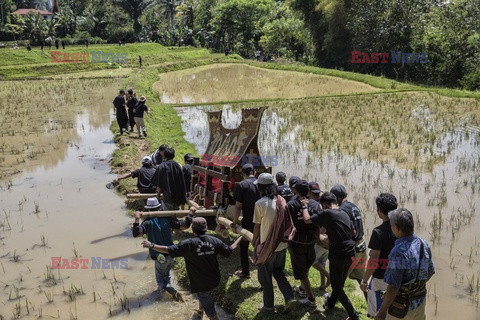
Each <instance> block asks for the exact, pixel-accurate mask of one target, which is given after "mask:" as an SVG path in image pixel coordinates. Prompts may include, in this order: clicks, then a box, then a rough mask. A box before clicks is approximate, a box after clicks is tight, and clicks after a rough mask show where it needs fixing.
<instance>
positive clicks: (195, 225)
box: [192, 217, 207, 234]
mask: <svg viewBox="0 0 480 320" xmlns="http://www.w3.org/2000/svg"><path fill="white" fill-rule="evenodd" d="M192 231H193V232H194V233H196V234H200V233H205V232H206V231H207V220H205V218H204V217H195V218H193V219H192Z"/></svg>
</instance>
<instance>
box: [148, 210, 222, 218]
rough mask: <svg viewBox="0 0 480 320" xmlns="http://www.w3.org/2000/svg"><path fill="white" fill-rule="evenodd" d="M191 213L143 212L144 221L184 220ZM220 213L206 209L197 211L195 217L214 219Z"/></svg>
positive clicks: (180, 211) (181, 211) (175, 211)
mask: <svg viewBox="0 0 480 320" xmlns="http://www.w3.org/2000/svg"><path fill="white" fill-rule="evenodd" d="M189 213H190V210H165V211H148V212H142V216H141V218H142V219H147V218H153V217H157V218H170V217H175V218H182V217H185V216H187V215H188V214H189ZM217 213H219V211H218V210H214V209H205V210H197V211H195V216H197V217H214V216H216V215H217Z"/></svg>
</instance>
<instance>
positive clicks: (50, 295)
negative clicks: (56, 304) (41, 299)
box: [43, 289, 55, 303]
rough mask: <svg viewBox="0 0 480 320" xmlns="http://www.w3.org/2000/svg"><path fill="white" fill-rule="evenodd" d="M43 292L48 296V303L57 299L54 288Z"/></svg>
mask: <svg viewBox="0 0 480 320" xmlns="http://www.w3.org/2000/svg"><path fill="white" fill-rule="evenodd" d="M43 294H44V295H45V297H46V298H47V302H48V303H53V301H54V300H55V295H54V293H53V289H52V290H50V291H49V292H47V291H45V290H43Z"/></svg>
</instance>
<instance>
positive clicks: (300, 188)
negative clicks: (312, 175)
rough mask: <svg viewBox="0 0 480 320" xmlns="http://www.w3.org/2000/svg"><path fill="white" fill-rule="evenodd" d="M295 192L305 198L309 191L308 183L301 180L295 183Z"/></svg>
mask: <svg viewBox="0 0 480 320" xmlns="http://www.w3.org/2000/svg"><path fill="white" fill-rule="evenodd" d="M295 190H297V192H298V194H299V195H300V196H302V197H305V196H306V195H307V194H308V190H310V188H309V187H308V182H307V181H305V180H302V179H300V180H298V181H297V183H295Z"/></svg>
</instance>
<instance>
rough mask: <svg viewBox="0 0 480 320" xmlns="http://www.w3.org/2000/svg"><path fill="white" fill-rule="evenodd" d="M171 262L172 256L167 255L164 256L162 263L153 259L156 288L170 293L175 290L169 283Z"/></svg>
mask: <svg viewBox="0 0 480 320" xmlns="http://www.w3.org/2000/svg"><path fill="white" fill-rule="evenodd" d="M173 262H174V260H173V258H172V257H170V256H168V255H167V256H165V262H163V263H161V262H159V261H158V260H155V279H156V280H157V285H158V289H159V290H165V291H167V292H168V293H170V294H171V295H174V294H175V293H176V292H177V290H175V289H174V288H173V287H172V285H171V284H170V269H171V268H172V265H173Z"/></svg>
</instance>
